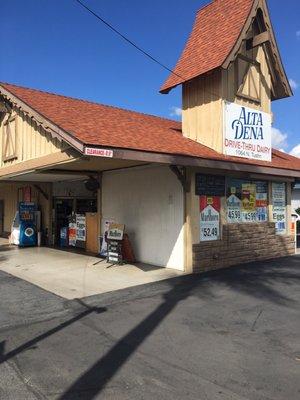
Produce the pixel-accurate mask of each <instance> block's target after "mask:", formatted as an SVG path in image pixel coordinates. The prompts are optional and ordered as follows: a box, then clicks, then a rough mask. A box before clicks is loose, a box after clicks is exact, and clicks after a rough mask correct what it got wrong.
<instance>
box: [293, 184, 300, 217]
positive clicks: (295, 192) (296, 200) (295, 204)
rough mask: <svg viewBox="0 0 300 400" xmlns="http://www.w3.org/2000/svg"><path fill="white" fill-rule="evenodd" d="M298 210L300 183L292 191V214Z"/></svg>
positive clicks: (299, 205)
mask: <svg viewBox="0 0 300 400" xmlns="http://www.w3.org/2000/svg"><path fill="white" fill-rule="evenodd" d="M299 209H300V183H298V184H296V185H295V186H294V187H293V190H292V212H296V210H299Z"/></svg>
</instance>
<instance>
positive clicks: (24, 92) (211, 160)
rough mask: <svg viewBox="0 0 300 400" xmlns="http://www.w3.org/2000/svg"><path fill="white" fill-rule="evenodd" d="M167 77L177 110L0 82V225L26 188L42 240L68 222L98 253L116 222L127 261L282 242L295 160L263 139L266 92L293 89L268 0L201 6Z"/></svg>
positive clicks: (184, 257)
mask: <svg viewBox="0 0 300 400" xmlns="http://www.w3.org/2000/svg"><path fill="white" fill-rule="evenodd" d="M183 77H184V78H183ZM178 85H182V123H179V122H176V121H171V120H167V119H163V118H158V117H154V116H150V115H144V114H139V113H136V112H132V111H128V110H122V109H118V108H114V107H109V106H104V105H99V104H95V103H91V102H87V101H83V100H77V99H73V98H69V97H65V96H60V95H55V94H50V93H46V92H42V91H38V90H34V89H28V88H23V87H19V86H15V85H11V84H6V83H2V84H0V113H1V119H0V121H1V131H0V132H1V137H2V140H1V155H2V159H1V169H0V180H1V182H0V234H2V235H7V234H10V232H11V226H12V222H13V219H14V215H15V212H16V211H17V209H18V202H20V201H23V202H26V201H31V202H34V203H35V204H37V207H38V209H39V210H40V211H41V220H42V223H41V231H42V237H43V241H44V243H45V244H47V245H54V244H56V245H64V244H63V241H62V239H63V237H62V236H61V232H62V228H64V227H68V232H67V234H68V235H69V238H68V240H67V241H66V243H65V245H69V244H70V243H71V244H72V246H75V247H76V246H77V247H81V248H84V249H86V250H87V251H91V252H99V250H100V248H99V239H98V237H99V236H100V235H102V236H103V233H104V231H105V227H106V226H107V224H109V222H116V223H120V224H125V230H126V232H127V233H128V236H129V238H130V241H131V243H132V247H133V249H134V252H135V255H136V258H137V260H138V261H141V262H145V263H149V264H153V265H159V266H166V267H170V268H176V269H180V270H186V271H194V272H199V271H204V270H209V269H214V268H221V267H226V266H229V265H233V264H237V263H240V262H247V261H252V260H261V259H267V258H274V257H278V256H283V255H288V254H293V252H294V251H295V244H294V240H295V239H294V234H293V232H292V230H291V224H290V222H291V221H290V214H291V187H292V185H294V184H295V183H296V182H297V181H298V180H300V159H298V158H295V157H292V156H290V155H288V154H285V153H282V152H280V151H278V150H274V149H273V150H272V144H271V123H272V112H271V103H272V101H274V100H277V99H281V98H284V97H288V96H291V95H292V92H291V88H290V86H289V82H288V80H287V77H286V74H285V71H284V68H283V65H282V62H281V58H280V54H279V51H278V48H277V44H276V40H275V37H274V32H273V29H272V24H271V21H270V17H269V13H268V9H267V5H266V2H265V1H264V0H234V1H232V0H214V1H212V2H211V3H210V4H208V5H207V6H206V7H204V8H203V9H201V10H200V11H199V12H198V13H197V16H196V21H195V25H194V28H193V30H192V33H191V35H190V37H189V39H188V42H187V44H186V47H185V49H184V51H183V53H182V55H181V57H180V59H179V61H178V63H177V65H176V67H175V69H174V73H173V74H171V75H170V77H169V78H168V79H167V81H166V82H165V84H164V85H163V87H162V88H161V92H162V93H168V92H169V91H170V90H172V89H173V88H174V87H175V86H178ZM72 216H73V218H75V219H74V221H73V222H72V221H70V219H72ZM77 216H78V217H77ZM70 224H73V226H70Z"/></svg>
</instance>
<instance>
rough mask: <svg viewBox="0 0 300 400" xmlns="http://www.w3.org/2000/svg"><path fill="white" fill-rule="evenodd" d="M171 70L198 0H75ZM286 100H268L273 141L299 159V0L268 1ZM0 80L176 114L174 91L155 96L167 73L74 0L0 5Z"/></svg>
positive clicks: (18, 1)
mask: <svg viewBox="0 0 300 400" xmlns="http://www.w3.org/2000/svg"><path fill="white" fill-rule="evenodd" d="M83 1H85V2H86V4H87V5H88V6H90V7H91V8H93V9H94V10H95V11H97V12H99V13H100V14H101V16H103V17H104V18H105V19H107V20H108V21H109V22H111V23H112V24H113V25H114V26H115V27H117V28H118V29H119V30H121V31H122V32H123V33H125V34H126V35H127V36H128V37H129V38H131V39H132V40H133V41H135V42H136V43H137V44H139V45H140V46H141V47H143V48H144V49H146V50H147V51H149V52H150V53H151V54H152V55H153V56H155V57H157V58H158V59H159V60H161V62H163V63H164V64H166V65H168V66H170V67H172V66H174V64H175V63H176V61H177V58H178V57H179V55H180V53H181V50H182V48H183V47H184V44H185V42H186V39H187V37H188V35H189V33H190V30H191V28H192V24H193V22H194V17H195V13H196V10H198V9H199V8H200V7H202V6H203V5H204V4H207V2H208V1H203V0H151V1H140V0H126V1H121V0H102V1H99V0H83ZM268 4H269V8H270V12H271V17H272V21H273V25H274V28H275V32H276V34H277V40H278V44H279V48H280V50H281V54H282V58H283V61H284V65H285V68H286V72H287V75H288V77H289V79H291V80H292V84H293V85H292V86H293V88H294V97H292V98H290V99H284V100H279V101H276V102H274V103H273V113H274V128H275V129H274V141H273V143H274V145H275V146H276V147H278V148H281V149H283V150H285V151H292V150H293V149H294V148H295V146H297V145H299V148H297V149H296V150H294V153H296V152H297V154H299V156H300V68H299V65H300V19H299V15H300V2H298V1H295V0H286V1H285V2H284V3H283V2H282V1H278V0H269V2H268ZM0 34H1V50H2V56H1V60H0V81H5V82H10V83H15V84H20V85H23V86H28V87H33V88H37V89H42V90H47V91H52V92H56V93H61V94H65V95H68V96H74V97H80V98H84V99H89V100H93V101H97V102H100V103H105V104H110V105H115V106H119V107H124V108H129V109H133V110H137V111H141V112H145V113H150V114H155V115H160V116H163V117H169V118H170V117H171V118H178V117H177V116H176V115H174V114H176V112H174V110H175V108H176V107H178V108H180V106H181V91H180V88H177V89H175V90H173V91H172V92H171V93H170V94H168V95H161V94H159V93H158V91H159V87H160V85H161V84H162V83H163V81H164V80H165V78H166V77H167V75H168V72H167V71H165V70H163V69H162V68H161V67H159V66H158V65H156V64H154V63H152V62H151V61H150V60H148V59H147V58H145V57H144V56H143V55H142V54H140V53H139V52H137V51H136V50H135V49H134V48H132V47H130V46H129V45H128V44H126V43H125V42H123V41H121V39H120V38H119V37H117V36H116V35H115V34H113V33H112V32H111V31H110V30H108V29H107V28H106V27H105V26H104V25H102V24H100V23H99V22H97V20H96V19H95V18H93V17H92V16H91V15H89V14H88V13H87V12H85V11H84V10H83V9H82V8H80V7H79V6H78V4H76V2H75V1H74V0H51V1H49V0H26V1H24V0H10V1H7V2H3V4H1V14H0Z"/></svg>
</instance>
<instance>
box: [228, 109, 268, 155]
mask: <svg viewBox="0 0 300 400" xmlns="http://www.w3.org/2000/svg"><path fill="white" fill-rule="evenodd" d="M223 138H224V139H223V153H224V154H226V155H229V156H234V157H243V158H250V159H254V160H263V161H271V160H272V143H271V115H270V114H267V113H264V112H261V111H258V110H255V109H252V108H249V107H244V106H241V105H239V104H235V103H228V102H225V103H224V132H223Z"/></svg>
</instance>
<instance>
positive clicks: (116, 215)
mask: <svg viewBox="0 0 300 400" xmlns="http://www.w3.org/2000/svg"><path fill="white" fill-rule="evenodd" d="M183 207H184V204H183V190H182V186H181V185H180V183H179V181H178V179H177V178H176V176H175V175H174V174H173V173H172V172H171V171H170V170H169V168H168V167H162V166H157V167H152V166H151V167H149V166H147V167H138V168H131V169H125V170H119V171H112V172H105V173H103V179H102V217H103V218H102V222H104V220H105V219H112V220H114V221H115V222H118V223H124V224H125V226H126V232H127V233H128V235H129V237H130V240H131V243H132V245H133V248H134V252H135V256H136V258H137V260H138V261H140V262H144V263H148V264H152V265H158V266H166V267H169V268H176V269H180V270H183V269H184V235H183V224H184V210H183Z"/></svg>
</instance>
